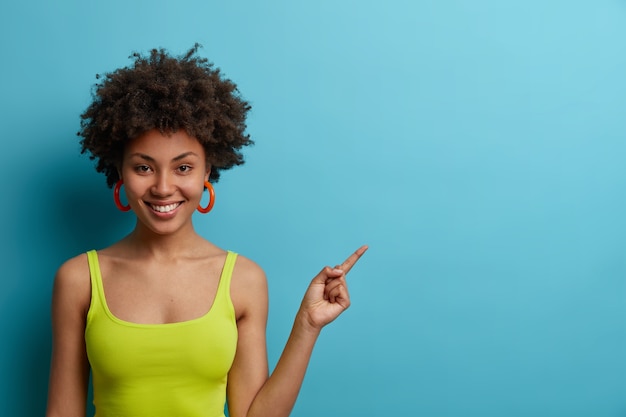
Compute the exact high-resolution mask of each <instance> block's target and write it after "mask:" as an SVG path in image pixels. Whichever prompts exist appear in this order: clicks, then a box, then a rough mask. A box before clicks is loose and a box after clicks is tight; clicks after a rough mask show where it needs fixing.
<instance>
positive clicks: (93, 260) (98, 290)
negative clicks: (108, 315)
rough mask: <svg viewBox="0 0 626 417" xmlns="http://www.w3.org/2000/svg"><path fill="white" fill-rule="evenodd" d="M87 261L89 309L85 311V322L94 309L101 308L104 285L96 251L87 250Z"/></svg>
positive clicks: (88, 319)
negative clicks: (89, 292)
mask: <svg viewBox="0 0 626 417" xmlns="http://www.w3.org/2000/svg"><path fill="white" fill-rule="evenodd" d="M87 262H88V263H89V278H90V280H91V302H90V304H89V311H88V312H87V322H88V323H89V321H90V320H91V316H93V314H95V312H96V310H100V309H102V308H103V296H104V287H103V285H102V273H101V272H100V263H99V262H98V252H96V250H90V251H88V252H87Z"/></svg>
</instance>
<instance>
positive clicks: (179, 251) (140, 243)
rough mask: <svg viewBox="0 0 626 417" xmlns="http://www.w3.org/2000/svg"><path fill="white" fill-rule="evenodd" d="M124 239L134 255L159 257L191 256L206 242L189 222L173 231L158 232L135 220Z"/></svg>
mask: <svg viewBox="0 0 626 417" xmlns="http://www.w3.org/2000/svg"><path fill="white" fill-rule="evenodd" d="M124 241H125V243H126V244H127V245H128V249H129V250H130V251H131V252H133V254H134V255H135V256H138V257H144V256H147V257H152V258H159V259H172V258H180V257H188V256H192V255H193V254H195V253H196V252H198V250H200V249H201V248H202V247H203V246H204V245H205V244H206V243H207V242H206V240H205V239H204V238H202V237H201V236H200V235H198V234H197V233H196V231H195V230H194V228H193V226H192V225H191V224H190V225H189V227H186V228H183V229H181V230H177V231H176V232H175V233H169V234H158V233H154V232H153V231H152V230H150V229H148V228H146V227H144V226H143V225H142V224H141V223H140V222H137V224H136V225H135V229H134V230H133V231H132V232H131V233H130V234H129V235H128V236H126V238H124Z"/></svg>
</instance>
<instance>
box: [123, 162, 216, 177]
mask: <svg viewBox="0 0 626 417" xmlns="http://www.w3.org/2000/svg"><path fill="white" fill-rule="evenodd" d="M210 175H211V164H209V163H207V164H206V172H205V174H204V180H205V181H209V176H210ZM120 178H121V177H120Z"/></svg>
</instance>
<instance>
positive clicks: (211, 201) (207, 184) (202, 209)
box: [197, 181, 215, 214]
mask: <svg viewBox="0 0 626 417" xmlns="http://www.w3.org/2000/svg"><path fill="white" fill-rule="evenodd" d="M204 186H205V187H206V189H207V191H208V192H209V204H208V205H207V206H206V207H202V206H201V205H200V204H198V208H197V210H198V211H199V212H200V213H203V214H206V213H208V212H209V211H211V209H212V208H213V204H215V190H214V189H213V185H211V183H210V182H208V181H205V182H204Z"/></svg>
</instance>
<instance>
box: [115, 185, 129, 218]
mask: <svg viewBox="0 0 626 417" xmlns="http://www.w3.org/2000/svg"><path fill="white" fill-rule="evenodd" d="M122 184H124V181H122V180H121V179H120V180H119V181H118V182H117V184H115V188H114V189H113V200H114V201H115V206H116V207H117V208H118V209H119V210H120V211H128V210H130V204H129V205H127V206H125V205H123V204H122V201H121V200H120V188H122Z"/></svg>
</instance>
